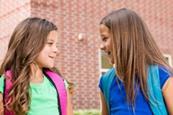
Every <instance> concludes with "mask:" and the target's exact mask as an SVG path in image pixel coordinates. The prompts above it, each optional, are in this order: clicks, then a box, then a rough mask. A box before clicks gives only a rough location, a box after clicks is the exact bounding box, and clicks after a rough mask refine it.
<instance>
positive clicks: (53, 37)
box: [47, 30, 58, 41]
mask: <svg viewBox="0 0 173 115" xmlns="http://www.w3.org/2000/svg"><path fill="white" fill-rule="evenodd" d="M57 39H58V31H56V30H53V31H51V32H49V34H48V37H47V40H51V41H55V40H57Z"/></svg>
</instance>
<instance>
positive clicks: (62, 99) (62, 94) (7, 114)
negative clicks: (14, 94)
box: [3, 69, 67, 115]
mask: <svg viewBox="0 0 173 115" xmlns="http://www.w3.org/2000/svg"><path fill="white" fill-rule="evenodd" d="M43 73H44V74H45V75H46V77H47V78H48V79H49V80H50V81H51V82H52V84H53V85H54V87H55V89H56V91H57V94H58V95H57V98H58V99H57V100H58V102H57V103H58V105H59V106H58V109H59V112H60V115H66V114H67V112H66V111H67V92H66V88H65V85H64V80H63V79H62V78H61V77H60V76H59V75H58V74H57V73H55V72H53V71H51V70H49V69H45V70H44V71H43ZM5 76H6V79H5V82H4V83H5V84H4V93H3V97H4V103H6V102H7V101H8V100H9V98H8V97H7V95H8V93H9V91H10V89H11V87H12V82H11V78H12V72H11V71H10V70H8V71H6V72H5ZM4 115H15V114H14V112H13V111H9V110H7V109H6V108H4Z"/></svg>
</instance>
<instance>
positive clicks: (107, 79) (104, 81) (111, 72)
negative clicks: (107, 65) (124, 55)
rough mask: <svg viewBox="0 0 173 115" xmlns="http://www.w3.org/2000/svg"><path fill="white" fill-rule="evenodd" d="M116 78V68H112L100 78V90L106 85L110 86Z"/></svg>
mask: <svg viewBox="0 0 173 115" xmlns="http://www.w3.org/2000/svg"><path fill="white" fill-rule="evenodd" d="M114 77H115V68H111V69H109V70H108V71H107V72H106V73H105V74H104V75H102V76H101V77H100V80H99V87H100V89H101V90H102V87H104V85H106V84H109V82H111V81H112V79H113V78H114Z"/></svg>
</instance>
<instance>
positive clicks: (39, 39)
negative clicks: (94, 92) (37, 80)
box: [0, 17, 57, 115]
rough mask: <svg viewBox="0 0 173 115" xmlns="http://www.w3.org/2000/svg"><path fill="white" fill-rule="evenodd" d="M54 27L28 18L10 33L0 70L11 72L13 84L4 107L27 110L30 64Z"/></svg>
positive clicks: (20, 114) (21, 112)
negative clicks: (8, 100)
mask: <svg viewBox="0 0 173 115" xmlns="http://www.w3.org/2000/svg"><path fill="white" fill-rule="evenodd" d="M53 30H57V27H56V26H55V25H54V24H53V23H52V22H49V21H47V20H46V19H41V18H38V17H31V18H27V19H25V20H24V21H22V22H21V23H20V24H18V25H17V27H16V28H15V30H14V32H13V34H12V36H11V39H10V42H9V45H8V51H7V54H6V56H5V58H4V61H3V63H2V65H1V69H0V73H1V74H2V73H5V71H7V70H11V71H12V74H13V77H12V83H13V87H12V88H11V90H10V92H9V94H8V96H9V97H10V98H11V99H12V100H11V101H10V102H7V103H5V107H6V108H7V109H10V110H12V111H14V112H15V114H17V115H23V114H26V113H27V111H28V110H29V105H30V101H31V98H30V94H29V88H30V87H29V83H30V75H31V68H30V65H31V64H32V63H33V62H34V60H35V59H36V57H37V56H38V55H39V53H40V51H41V50H42V49H43V47H44V45H45V43H46V42H47V36H48V34H49V33H50V32H51V31H53ZM5 77H7V76H5Z"/></svg>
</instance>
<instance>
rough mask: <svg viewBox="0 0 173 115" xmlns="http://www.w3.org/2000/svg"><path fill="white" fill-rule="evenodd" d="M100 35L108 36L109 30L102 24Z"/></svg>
mask: <svg viewBox="0 0 173 115" xmlns="http://www.w3.org/2000/svg"><path fill="white" fill-rule="evenodd" d="M100 34H101V35H108V34H110V31H109V28H108V27H107V26H105V25H104V24H101V25H100Z"/></svg>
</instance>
